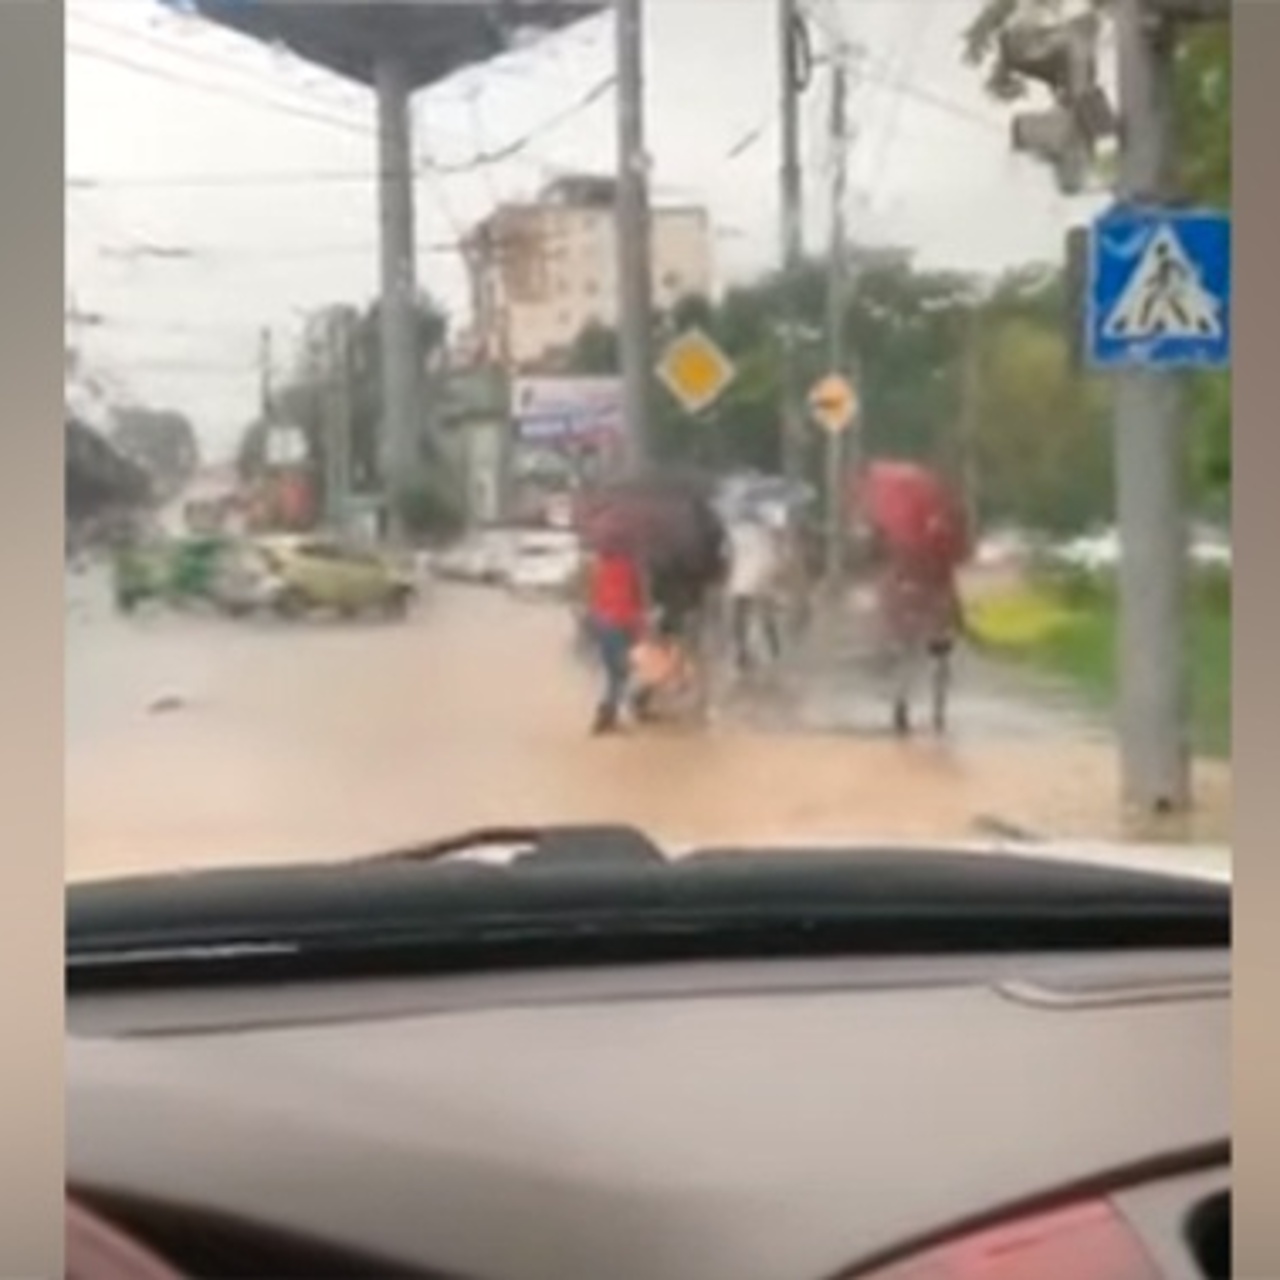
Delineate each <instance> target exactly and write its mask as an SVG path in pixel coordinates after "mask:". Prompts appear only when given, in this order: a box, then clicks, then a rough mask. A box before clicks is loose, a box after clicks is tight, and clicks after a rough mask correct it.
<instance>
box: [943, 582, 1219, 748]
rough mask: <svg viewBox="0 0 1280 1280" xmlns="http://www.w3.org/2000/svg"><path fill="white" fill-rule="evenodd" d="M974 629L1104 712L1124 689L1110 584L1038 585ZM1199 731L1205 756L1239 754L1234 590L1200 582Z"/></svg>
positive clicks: (977, 604)
mask: <svg viewBox="0 0 1280 1280" xmlns="http://www.w3.org/2000/svg"><path fill="white" fill-rule="evenodd" d="M968 620H969V626H970V630H971V631H972V633H973V635H974V638H975V639H976V640H977V641H978V643H979V644H980V645H982V646H983V647H984V648H986V649H988V650H990V651H991V652H993V653H996V654H999V655H1002V656H1005V657H1008V658H1012V659H1015V660H1018V661H1022V662H1026V663H1027V664H1029V665H1031V666H1033V667H1035V668H1037V669H1039V670H1042V671H1045V672H1047V673H1052V674H1054V675H1057V676H1061V677H1063V678H1064V679H1066V680H1067V681H1069V682H1070V683H1072V684H1074V685H1075V686H1076V687H1077V688H1078V689H1079V690H1080V692H1081V693H1082V694H1083V695H1085V696H1086V697H1088V698H1089V699H1090V700H1092V701H1094V702H1096V703H1098V704H1099V705H1101V706H1109V705H1111V704H1112V702H1113V700H1114V697H1115V691H1116V683H1117V671H1116V634H1117V625H1118V620H1117V615H1116V603H1115V598H1114V595H1113V593H1112V592H1111V591H1110V590H1108V589H1107V588H1106V587H1105V586H1100V587H1097V588H1095V589H1093V590H1082V589H1081V587H1080V584H1079V583H1078V582H1072V583H1070V584H1060V583H1056V582H1052V581H1044V582H1035V583H1031V584H1027V585H1023V586H1019V587H1016V588H1012V589H1010V590H1009V591H1007V592H1001V593H999V594H997V595H994V596H992V597H990V598H986V599H981V600H975V601H974V602H973V603H972V604H971V605H970V607H969V609H968ZM1190 661H1191V697H1192V732H1193V737H1194V742H1195V748H1196V750H1197V752H1199V753H1202V754H1204V755H1209V756H1215V757H1220V758H1223V757H1225V758H1229V757H1230V754H1231V598H1230V589H1229V586H1227V587H1226V588H1224V586H1223V584H1222V582H1221V581H1218V580H1214V581H1210V582H1203V583H1199V584H1197V586H1196V588H1195V590H1194V591H1193V592H1192V599H1191V635H1190Z"/></svg>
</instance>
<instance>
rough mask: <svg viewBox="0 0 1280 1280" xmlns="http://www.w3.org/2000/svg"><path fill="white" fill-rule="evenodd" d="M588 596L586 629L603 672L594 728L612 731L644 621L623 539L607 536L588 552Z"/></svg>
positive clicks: (635, 567)
mask: <svg viewBox="0 0 1280 1280" xmlns="http://www.w3.org/2000/svg"><path fill="white" fill-rule="evenodd" d="M586 597H587V599H586V606H587V627H588V632H589V634H590V637H591V640H592V641H593V643H594V645H595V649H596V653H597V655H598V656H599V660H600V668H601V673H602V675H603V677H604V688H603V690H602V693H601V696H600V701H599V702H598V703H597V704H596V713H595V719H594V720H593V721H592V732H593V733H596V734H604V733H614V732H616V731H617V730H618V729H619V728H620V727H621V720H622V708H623V704H624V702H625V699H626V696H627V684H628V680H629V677H630V672H631V651H632V649H633V648H634V646H635V644H636V642H637V641H638V640H639V638H640V636H641V634H642V632H643V629H644V623H645V593H644V582H643V578H642V575H641V571H640V566H639V564H638V562H637V560H636V557H635V556H634V555H633V554H632V553H631V552H630V550H629V549H628V547H627V545H626V543H625V542H624V541H623V540H622V539H620V538H618V537H616V536H614V537H606V538H604V539H603V540H602V541H601V542H600V543H599V544H598V545H597V546H596V547H595V548H594V549H593V550H592V551H591V552H590V555H589V559H588V564H587V573H586Z"/></svg>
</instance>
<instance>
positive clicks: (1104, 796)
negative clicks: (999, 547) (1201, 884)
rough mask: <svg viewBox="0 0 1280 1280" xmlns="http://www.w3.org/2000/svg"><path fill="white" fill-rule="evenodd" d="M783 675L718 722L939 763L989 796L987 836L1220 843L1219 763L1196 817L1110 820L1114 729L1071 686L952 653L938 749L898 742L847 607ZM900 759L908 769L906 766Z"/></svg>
mask: <svg viewBox="0 0 1280 1280" xmlns="http://www.w3.org/2000/svg"><path fill="white" fill-rule="evenodd" d="M815 631H816V632H817V634H816V635H815V636H814V637H813V638H812V639H810V641H809V642H808V643H806V644H805V645H804V646H803V648H801V649H800V650H799V651H798V652H797V653H796V654H795V655H793V657H792V659H791V660H790V662H788V663H787V664H786V669H785V670H783V671H781V672H778V673H776V674H774V675H771V676H769V677H768V678H762V679H761V680H760V681H759V682H757V683H754V684H748V685H745V686H744V685H739V686H736V687H734V688H732V689H731V690H730V691H729V692H728V694H727V696H726V700H725V703H724V708H725V710H724V718H725V720H726V721H729V722H731V723H732V724H734V725H735V726H741V727H743V728H745V729H748V730H750V731H753V732H762V733H776V734H783V735H786V734H801V735H806V736H807V735H832V736H845V737H849V738H853V739H858V740H860V741H862V742H866V743H868V744H870V743H872V742H877V741H878V742H879V743H880V744H881V746H882V748H889V749H891V748H893V747H895V746H896V747H900V749H901V750H902V751H903V752H904V753H905V755H904V759H903V761H902V764H903V766H904V767H913V765H914V760H915V759H916V758H918V757H919V756H920V755H921V754H922V753H932V754H934V755H937V756H939V757H940V758H945V760H946V761H947V763H948V765H949V766H950V767H951V768H953V769H955V770H959V771H961V772H962V773H963V774H964V775H965V776H966V777H967V778H969V779H970V780H971V781H972V782H973V783H974V784H975V791H976V792H977V793H979V794H982V795H984V796H990V797H992V798H993V801H994V802H993V804H992V807H991V810H990V811H989V812H985V813H982V814H974V815H973V817H974V821H975V824H976V825H977V826H978V827H985V828H986V829H987V832H988V833H990V831H992V830H1003V831H1006V832H1023V833H1027V834H1030V835H1032V836H1034V837H1036V838H1044V839H1056V838H1072V839H1076V838H1082V837H1087V838H1091V839H1139V840H1150V839H1157V840H1160V841H1166V840H1168V841H1173V842H1175V843H1188V842H1190V843H1208V844H1218V843H1223V844H1229V843H1230V838H1231V836H1230V824H1231V798H1232V787H1231V768H1230V764H1229V762H1227V763H1224V762H1216V761H1204V762H1198V763H1197V766H1196V791H1197V802H1198V807H1197V811H1196V813H1195V814H1194V815H1193V816H1192V818H1191V819H1190V820H1189V821H1185V822H1182V823H1180V824H1178V825H1177V826H1175V827H1173V828H1169V827H1165V828H1164V829H1161V830H1152V829H1144V830H1130V829H1126V825H1125V822H1124V820H1123V816H1122V814H1121V812H1120V805H1119V798H1118V780H1117V775H1116V748H1115V739H1114V730H1113V728H1112V726H1111V724H1110V723H1109V722H1108V720H1107V718H1106V717H1105V715H1103V714H1100V713H1099V712H1097V711H1096V710H1094V709H1091V708H1088V707H1086V706H1085V704H1084V703H1083V702H1082V701H1081V700H1080V699H1079V698H1078V697H1077V696H1076V695H1075V692H1074V691H1073V690H1072V689H1070V688H1069V687H1067V686H1065V685H1063V684H1061V683H1058V682H1055V681H1052V680H1050V679H1047V678H1042V677H1039V676H1036V675H1033V674H1031V673H1028V672H1024V671H1022V670H1019V669H1016V668H1013V667H1010V666H1007V665H1004V664H1001V663H1000V662H998V661H995V660H992V659H990V658H987V657H985V656H983V655H981V654H978V653H975V652H973V651H972V650H971V649H968V648H964V647H962V648H961V649H960V651H958V653H957V655H956V659H955V665H954V670H953V685H952V693H951V700H950V703H951V705H950V710H949V721H950V728H949V731H948V733H947V734H946V736H945V738H943V739H941V740H939V739H937V738H936V737H935V735H934V734H933V733H932V731H931V730H930V729H929V728H928V727H927V717H926V716H925V715H924V714H923V711H924V708H923V706H921V707H920V708H919V709H918V711H917V722H918V723H920V724H921V725H922V728H921V729H919V730H917V732H916V733H915V734H914V735H913V736H912V737H911V738H908V739H905V740H903V741H902V742H901V743H900V744H899V743H898V742H897V741H896V739H895V736H894V735H893V733H892V725H891V714H890V713H891V708H890V702H889V697H888V694H887V692H886V690H885V688H884V685H883V682H882V680H881V679H880V677H879V676H878V674H877V671H876V662H875V655H874V651H873V647H872V644H871V641H870V637H869V633H870V621H869V618H868V615H867V613H866V612H865V609H861V610H860V609H859V608H858V607H857V606H856V604H855V603H854V602H853V601H852V600H851V601H850V603H849V606H848V607H847V608H846V609H845V610H844V611H842V617H841V618H840V619H839V620H838V622H835V623H833V622H832V621H831V620H828V621H827V622H826V624H825V625H820V626H819V627H818V628H815ZM906 756H910V757H911V758H912V761H913V765H912V766H908V762H907V759H906Z"/></svg>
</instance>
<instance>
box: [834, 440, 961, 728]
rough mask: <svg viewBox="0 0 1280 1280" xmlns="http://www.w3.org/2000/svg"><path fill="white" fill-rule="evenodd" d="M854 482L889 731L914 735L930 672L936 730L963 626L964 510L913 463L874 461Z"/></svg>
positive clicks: (943, 718)
mask: <svg viewBox="0 0 1280 1280" xmlns="http://www.w3.org/2000/svg"><path fill="white" fill-rule="evenodd" d="M855 484H856V495H857V496H856V504H857V510H858V511H859V513H860V515H861V517H862V519H863V522H864V523H865V524H866V526H867V527H868V529H869V530H870V533H871V537H872V545H873V549H874V560H875V565H876V599H877V613H878V617H879V623H880V630H881V644H882V650H883V652H884V655H885V657H886V659H887V665H888V667H889V672H890V677H891V690H890V693H891V698H892V708H893V727H894V730H895V731H896V732H897V733H899V734H903V735H905V734H908V733H910V732H911V728H912V716H911V710H912V702H913V699H914V694H915V690H916V688H917V686H918V684H919V683H920V681H921V678H922V677H923V675H924V674H925V673H926V671H931V672H932V676H933V680H932V695H933V697H932V719H933V727H934V729H935V730H936V731H938V732H941V731H942V730H944V729H945V728H946V710H947V707H946V702H947V693H948V686H949V678H950V660H951V654H952V651H953V649H954V645H955V641H956V639H957V637H958V636H959V634H960V633H961V632H962V631H963V628H964V620H963V613H962V609H961V605H960V595H959V590H958V585H957V571H958V569H959V567H960V565H961V564H962V563H963V562H964V561H965V560H966V559H967V558H968V555H969V549H970V533H969V528H968V521H967V519H966V516H965V512H964V509H963V506H962V504H961V503H960V502H959V501H958V500H957V498H956V496H955V494H954V493H953V492H952V491H951V489H950V487H949V486H948V485H947V484H946V482H945V481H944V480H943V479H942V478H941V477H940V476H938V475H937V474H936V473H934V472H933V471H931V470H929V469H928V468H927V467H924V466H921V465H919V464H917V463H914V462H895V461H875V462H871V463H869V464H868V465H867V466H866V467H865V468H864V469H863V471H862V472H861V474H860V475H859V476H858V477H857V479H856V481H855Z"/></svg>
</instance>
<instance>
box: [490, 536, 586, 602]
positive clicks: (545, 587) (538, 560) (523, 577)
mask: <svg viewBox="0 0 1280 1280" xmlns="http://www.w3.org/2000/svg"><path fill="white" fill-rule="evenodd" d="M581 563H582V556H581V551H580V549H579V546H578V540H577V539H576V538H575V537H574V536H573V535H572V534H569V533H564V532H560V531H555V532H552V531H548V532H546V533H529V534H524V535H523V536H522V537H520V538H519V540H518V541H517V542H516V545H515V548H514V551H513V554H512V557H511V560H510V562H509V564H508V565H507V569H506V574H505V579H506V583H507V586H508V587H510V588H511V590H512V591H515V592H517V593H519V594H522V595H523V594H528V595H542V594H547V595H553V594H560V593H563V592H566V591H568V590H569V588H570V587H571V586H572V585H573V581H574V579H575V578H576V577H577V575H578V572H579V569H580V567H581Z"/></svg>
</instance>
